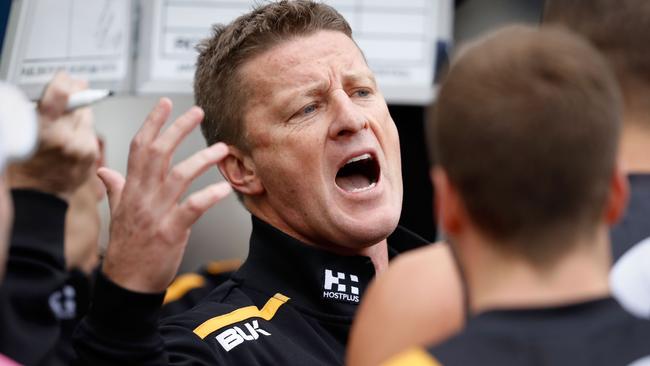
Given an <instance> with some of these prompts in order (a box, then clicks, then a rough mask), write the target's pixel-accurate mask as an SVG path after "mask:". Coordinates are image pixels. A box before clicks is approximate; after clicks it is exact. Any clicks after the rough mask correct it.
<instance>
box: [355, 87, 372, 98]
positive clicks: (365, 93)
mask: <svg viewBox="0 0 650 366" xmlns="http://www.w3.org/2000/svg"><path fill="white" fill-rule="evenodd" d="M354 94H356V95H357V96H358V97H361V98H365V97H367V96H369V95H370V90H368V89H359V90H357V91H355V92H354Z"/></svg>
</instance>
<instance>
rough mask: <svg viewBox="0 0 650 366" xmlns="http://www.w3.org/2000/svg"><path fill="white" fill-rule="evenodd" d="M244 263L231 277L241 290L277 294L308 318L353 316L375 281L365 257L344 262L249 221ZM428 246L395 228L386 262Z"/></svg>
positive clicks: (369, 261) (274, 230)
mask: <svg viewBox="0 0 650 366" xmlns="http://www.w3.org/2000/svg"><path fill="white" fill-rule="evenodd" d="M252 221H253V231H252V234H251V239H250V249H249V253H248V258H247V259H246V261H245V262H244V264H243V265H242V267H241V268H240V269H239V270H238V271H237V272H236V273H235V274H234V275H233V279H234V280H235V281H238V282H241V283H243V286H244V287H249V288H253V289H255V290H257V291H261V292H263V293H266V294H267V295H268V296H273V295H274V294H275V293H278V292H279V293H281V294H283V295H286V296H287V297H289V298H290V299H291V302H292V303H293V305H294V306H296V307H299V308H302V309H304V310H306V311H308V312H312V313H321V314H328V315H339V316H349V317H351V316H353V315H354V313H355V311H356V308H357V305H358V304H359V301H360V300H361V297H362V296H363V293H364V291H365V290H366V288H367V286H368V284H369V282H370V281H371V280H372V278H373V277H374V276H375V268H374V266H373V264H372V261H371V260H370V258H369V257H365V256H342V255H338V254H335V253H332V252H328V251H326V250H323V249H320V248H317V247H314V246H311V245H308V244H305V243H303V242H301V241H299V240H297V239H295V238H293V237H291V236H289V235H287V234H285V233H284V232H282V231H280V230H278V229H276V228H275V227H273V226H271V225H269V224H268V223H266V222H264V221H262V220H260V219H259V218H257V217H255V216H253V217H252ZM425 244H428V241H426V240H425V239H423V238H421V237H419V236H417V235H415V234H414V233H412V232H410V231H408V230H406V229H404V228H402V227H399V226H398V228H397V229H396V230H395V232H394V233H393V234H391V235H390V236H389V237H388V251H389V258H391V259H392V257H394V256H395V255H397V254H398V253H400V252H403V251H404V250H407V249H412V248H415V247H418V246H422V245H425Z"/></svg>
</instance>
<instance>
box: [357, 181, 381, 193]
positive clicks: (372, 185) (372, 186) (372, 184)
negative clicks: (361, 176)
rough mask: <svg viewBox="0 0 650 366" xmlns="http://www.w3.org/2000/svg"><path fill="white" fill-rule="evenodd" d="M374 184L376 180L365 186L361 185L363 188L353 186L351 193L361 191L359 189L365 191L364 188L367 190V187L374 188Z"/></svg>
mask: <svg viewBox="0 0 650 366" xmlns="http://www.w3.org/2000/svg"><path fill="white" fill-rule="evenodd" d="M376 185H377V183H376V182H373V183H371V184H370V185H369V186H367V187H363V188H355V189H353V190H352V191H351V192H352V193H357V192H361V191H366V190H368V189H372V188H375V186H376Z"/></svg>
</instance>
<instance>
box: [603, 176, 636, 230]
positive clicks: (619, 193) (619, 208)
mask: <svg viewBox="0 0 650 366" xmlns="http://www.w3.org/2000/svg"><path fill="white" fill-rule="evenodd" d="M629 196H630V186H629V183H628V180H627V175H626V174H625V172H624V171H623V169H622V168H621V164H616V166H615V167H614V172H613V173H612V178H611V180H610V182H609V195H608V197H607V203H606V206H605V213H604V214H605V222H607V224H608V225H609V226H613V225H614V224H616V223H617V222H618V220H620V219H621V218H622V217H623V214H624V213H625V209H626V208H627V202H628V199H629Z"/></svg>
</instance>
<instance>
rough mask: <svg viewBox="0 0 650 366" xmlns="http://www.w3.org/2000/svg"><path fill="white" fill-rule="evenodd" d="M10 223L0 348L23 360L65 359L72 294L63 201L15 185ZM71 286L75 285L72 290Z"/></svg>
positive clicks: (55, 361) (42, 362)
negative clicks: (65, 245) (65, 247)
mask: <svg viewBox="0 0 650 366" xmlns="http://www.w3.org/2000/svg"><path fill="white" fill-rule="evenodd" d="M11 193H12V199H13V202H14V226H13V229H12V233H11V238H10V251H9V257H8V261H7V272H6V274H5V278H4V282H3V283H2V285H1V286H0V353H1V354H5V355H7V356H9V357H10V358H12V359H14V360H16V361H19V362H20V363H23V364H25V365H66V364H68V363H69V361H70V354H69V353H67V352H66V350H71V346H70V345H71V329H70V328H66V327H64V326H63V325H64V323H65V322H66V319H67V317H68V316H69V317H74V316H75V315H76V310H77V308H78V306H77V304H76V303H75V301H76V298H75V296H74V295H73V294H71V290H70V289H69V288H66V286H67V281H68V280H69V276H68V273H67V272H66V268H65V260H64V256H63V240H64V223H65V214H66V211H67V207H68V205H67V204H66V203H65V202H64V201H62V200H60V199H58V198H57V197H55V196H52V195H49V194H44V193H39V192H36V191H30V190H14V191H12V192H11ZM72 291H74V290H72Z"/></svg>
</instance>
